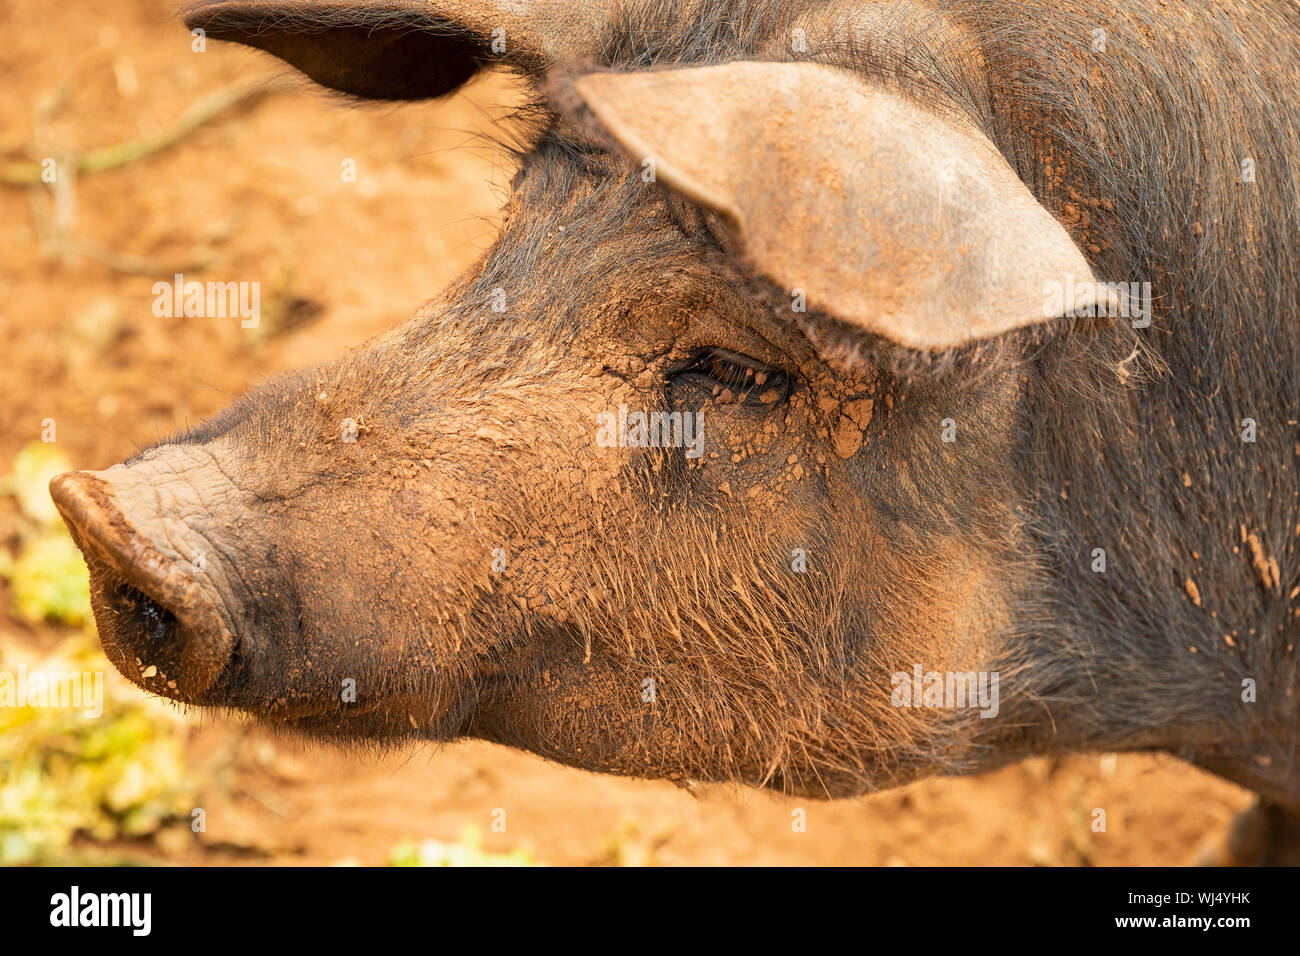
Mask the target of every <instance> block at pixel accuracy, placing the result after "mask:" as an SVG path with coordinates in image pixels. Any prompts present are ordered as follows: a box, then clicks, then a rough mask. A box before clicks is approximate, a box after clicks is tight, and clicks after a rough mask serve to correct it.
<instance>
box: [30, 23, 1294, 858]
mask: <svg viewBox="0 0 1300 956" xmlns="http://www.w3.org/2000/svg"><path fill="white" fill-rule="evenodd" d="M186 23H187V24H188V25H189V26H190V27H191V28H193V29H196V30H198V29H201V30H203V31H204V32H205V35H206V36H207V37H208V38H210V39H217V40H227V41H233V42H238V43H243V44H247V45H249V46H253V47H256V48H259V49H261V50H264V51H267V52H269V53H270V54H273V55H275V56H277V57H279V58H281V59H283V60H285V61H287V62H288V63H289V64H291V65H292V66H293V67H296V68H297V69H298V70H299V71H301V72H302V73H304V74H305V75H306V76H307V77H309V78H311V80H314V81H315V82H316V83H318V84H320V85H322V86H324V87H326V88H328V89H331V90H335V91H338V92H339V93H342V94H347V95H349V96H351V97H355V98H361V99H369V100H418V99H427V98H433V97H438V96H443V95H445V94H447V93H450V92H451V91H453V90H455V89H457V88H458V87H460V86H461V85H462V84H463V83H465V82H466V81H467V80H469V79H470V78H471V77H472V76H474V75H475V74H476V73H478V72H479V71H480V70H483V69H485V68H489V67H495V68H500V69H506V70H511V71H513V72H515V73H516V74H517V75H518V76H519V77H521V79H522V82H523V83H524V84H525V85H526V87H527V89H528V90H529V96H530V99H529V102H528V104H527V105H526V106H525V108H524V109H523V110H522V111H521V116H522V117H523V119H524V120H525V121H526V124H527V132H526V134H525V135H524V139H525V140H526V144H525V146H524V147H522V148H520V149H519V150H518V161H519V171H518V174H517V175H516V177H515V179H514V181H513V183H512V185H511V191H510V195H509V198H508V201H507V203H506V206H505V209H504V219H503V225H502V228H501V231H500V235H499V237H498V238H497V239H496V240H495V243H494V244H493V245H492V247H491V249H490V250H489V251H488V252H487V253H486V254H485V255H484V256H483V258H482V259H481V261H480V262H479V263H478V264H477V265H476V266H475V267H474V268H472V269H471V270H470V271H469V272H468V273H467V274H466V275H463V276H462V277H460V278H459V279H458V280H457V281H456V282H454V283H453V284H452V286H451V287H450V288H449V289H448V290H446V291H445V292H444V293H443V294H441V295H440V296H439V297H438V298H436V299H434V300H432V301H430V302H428V303H426V304H425V305H423V306H422V307H420V308H419V309H418V311H416V312H415V314H414V315H413V317H412V318H411V319H410V320H409V321H408V322H407V323H406V324H404V325H402V326H401V327H400V328H397V329H394V330H392V331H389V332H387V333H385V334H382V335H380V336H379V337H378V338H376V339H374V340H372V341H371V342H369V343H367V344H365V345H364V346H362V347H359V348H357V349H355V350H353V351H350V352H348V353H347V354H345V355H343V356H341V357H339V358H337V359H335V360H332V361H328V362H325V363H324V364H321V365H319V366H316V367H313V368H309V369H306V370H304V371H301V372H298V373H296V374H290V375H286V376H284V377H281V378H278V379H275V380H272V381H270V382H268V383H266V384H264V385H262V386H260V387H258V388H256V389H254V390H253V391H251V392H250V393H249V394H248V395H246V396H245V397H243V398H241V399H239V400H238V401H236V402H235V403H234V404H233V405H232V406H230V407H229V408H228V409H226V410H225V411H224V412H222V413H221V414H220V415H218V416H217V417H215V418H213V419H211V420H210V421H206V422H204V423H202V424H200V425H198V426H197V427H194V428H190V429H188V430H186V431H184V432H182V433H180V434H178V435H175V436H173V437H171V438H169V439H167V440H165V441H161V442H159V443H158V444H156V445H154V446H152V447H149V448H147V449H145V450H143V451H142V452H140V453H139V454H137V455H136V456H135V457H133V458H131V459H130V460H128V461H126V462H124V463H122V464H118V465H115V466H113V467H111V468H108V469H107V470H104V471H96V472H75V473H71V474H66V475H62V476H60V477H58V478H56V479H55V480H54V481H53V482H52V484H51V494H52V496H53V499H54V501H55V502H56V504H57V506H58V508H59V510H60V511H61V513H62V515H63V516H64V518H65V520H66V522H67V525H68V527H69V528H70V530H71V533H72V535H73V537H74V538H75V540H76V542H77V544H78V546H79V547H80V548H81V550H82V551H83V553H84V555H85V557H86V561H87V564H88V566H89V568H90V573H91V581H92V591H93V603H94V609H95V615H96V621H97V623H98V628H99V633H100V636H101V639H102V642H103V646H104V649H105V651H106V652H107V654H108V656H109V658H110V659H111V660H112V661H113V663H114V664H115V666H116V667H118V668H119V669H120V670H121V671H122V673H123V674H125V675H126V676H127V677H128V678H129V679H130V680H132V681H134V682H135V683H136V684H138V685H139V686H140V687H142V688H144V689H145V690H146V691H149V692H151V693H154V694H158V695H161V696H164V697H167V698H171V699H174V700H176V701H181V702H183V703H186V704H190V705H196V706H200V707H211V708H225V709H231V710H234V711H239V712H244V713H247V714H251V715H253V716H254V717H256V718H257V719H259V720H261V721H264V722H266V723H267V724H269V725H272V726H275V727H279V728H282V729H284V730H286V731H290V732H295V733H301V734H307V735H311V736H313V737H316V738H324V739H328V740H336V741H344V742H351V741H374V742H379V743H401V742H406V741H411V740H432V741H445V740H452V739H457V738H463V737H473V738H480V739H485V740H489V741H495V742H498V743H501V744H504V745H507V746H511V747H515V748H521V749H524V750H527V751H531V752H533V753H535V754H538V755H541V756H543V757H546V758H550V759H552V760H556V761H560V762H562V763H565V764H569V765H572V766H575V767H579V768H584V769H588V770H593V771H601V772H607V773H614V774H625V775H634V776H639V777H649V778H664V779H668V780H673V781H676V782H678V783H681V784H683V785H690V784H692V783H693V782H696V781H704V782H708V781H735V782H741V783H746V784H752V785H755V786H760V787H769V788H773V789H776V790H779V791H784V792H788V793H797V794H808V795H812V796H814V797H830V798H834V797H846V796H853V795H858V794H864V793H869V792H873V791H878V790H881V789H885V788H889V787H896V786H899V785H901V784H905V783H907V782H909V781H913V780H916V779H919V778H922V777H925V776H928V775H935V774H973V773H980V772H984V771H988V770H991V769H994V768H997V767H999V766H1003V765H1006V764H1008V763H1011V762H1014V761H1019V760H1022V759H1025V758H1028V757H1031V756H1035V755H1063V754H1068V753H1072V752H1079V751H1164V752H1168V753H1171V754H1174V755H1176V756H1178V757H1180V758H1182V759H1185V760H1187V761H1189V762H1191V763H1192V764H1195V765H1196V766H1198V767H1201V768H1205V769H1207V770H1209V771H1212V772H1214V773H1217V774H1219V775H1222V776H1223V777H1225V778H1227V779H1229V780H1232V781H1235V782H1236V783H1238V784H1240V785H1242V786H1244V787H1247V788H1249V789H1252V790H1254V791H1255V792H1256V793H1257V794H1258V795H1259V798H1260V804H1259V807H1258V808H1257V809H1256V810H1255V811H1254V812H1253V813H1252V815H1251V817H1250V818H1249V820H1248V821H1247V822H1248V824H1249V825H1248V826H1245V825H1243V827H1241V828H1239V830H1240V833H1239V834H1238V835H1239V836H1240V835H1241V833H1247V832H1249V833H1251V834H1255V837H1253V838H1252V839H1246V838H1245V837H1242V838H1241V839H1238V840H1237V842H1236V844H1234V846H1235V847H1236V850H1235V852H1237V853H1238V855H1239V856H1243V857H1248V858H1250V859H1254V860H1257V861H1258V860H1266V859H1267V860H1278V859H1282V858H1284V857H1285V856H1286V854H1288V853H1290V854H1292V857H1291V858H1294V854H1295V853H1296V852H1297V851H1298V850H1300V843H1298V842H1297V841H1296V834H1297V832H1300V829H1298V821H1300V816H1297V814H1300V767H1298V765H1297V763H1296V759H1295V750H1296V743H1297V726H1298V721H1297V716H1298V712H1297V693H1296V691H1297V654H1296V642H1297V636H1300V626H1298V624H1297V618H1298V617H1300V601H1297V595H1300V561H1297V536H1298V535H1300V484H1298V483H1297V480H1296V471H1295V469H1296V465H1297V460H1298V457H1297V456H1298V455H1300V435H1298V434H1297V422H1300V388H1298V387H1297V386H1298V385H1300V362H1298V361H1297V349H1298V347H1300V345H1298V343H1300V335H1297V331H1298V330H1297V316H1300V301H1298V294H1297V290H1298V289H1300V282H1298V281H1297V279H1298V270H1300V214H1298V213H1297V209H1300V206H1298V205H1297V191H1298V186H1297V183H1298V180H1297V178H1296V172H1295V166H1294V161H1295V157H1296V156H1300V120H1298V118H1297V112H1296V102H1297V97H1298V96H1300V52H1298V51H1300V44H1297V42H1296V40H1297V32H1298V31H1300V17H1298V16H1297V13H1296V10H1295V8H1294V7H1289V6H1285V5H1281V4H1271V5H1265V4H1252V3H1246V2H1242V3H1232V2H1217V3H1210V2H1208V0H1191V2H1186V3H1180V4H1165V3H1162V2H1157V0H1122V2H1120V3H1112V2H1102V0H1043V2H1039V3H1024V4H1012V3H993V2H988V0H953V2H944V3H939V2H927V0H887V2H845V3H837V2H833V0H831V2H793V0H674V2H665V0H610V2H608V3H602V4H586V3H573V2H571V0H559V2H556V3H540V2H537V3H534V2H525V0H500V2H493V0H430V2H425V0H419V2H416V0H389V2H384V3H351V4H338V3H332V2H327V0H207V2H201V3H199V4H197V5H196V6H193V7H191V8H190V9H189V10H188V12H187V15H186Z"/></svg>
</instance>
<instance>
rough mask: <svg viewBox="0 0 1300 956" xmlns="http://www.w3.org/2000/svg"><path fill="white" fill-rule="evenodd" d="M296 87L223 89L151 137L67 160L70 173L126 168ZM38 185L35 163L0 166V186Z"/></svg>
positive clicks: (289, 83)
mask: <svg viewBox="0 0 1300 956" xmlns="http://www.w3.org/2000/svg"><path fill="white" fill-rule="evenodd" d="M297 85H298V80H297V79H296V78H295V77H293V76H275V77H271V78H269V79H266V78H262V79H258V80H254V81H253V82H246V83H235V84H232V85H230V86H225V87H222V88H221V89H219V90H216V91H214V92H212V93H209V94H208V95H207V96H205V97H203V99H201V100H199V101H198V102H196V103H194V104H193V105H192V106H190V108H189V109H187V110H186V111H185V112H184V113H182V114H181V115H180V116H178V117H177V118H176V119H175V120H174V121H173V122H172V123H171V124H170V125H168V126H165V127H163V128H162V129H161V130H159V131H158V132H157V133H154V134H153V135H152V136H145V137H142V138H141V139H132V140H127V141H126V142H124V143H117V144H115V145H113V146H104V147H102V148H100V149H92V150H90V151H88V152H85V153H81V154H80V155H72V156H70V157H69V162H70V163H72V170H73V172H74V173H76V174H79V175H83V176H84V175H87V174H89V173H99V172H103V171H104V170H106V169H115V168H117V167H119V166H125V165H127V164H128V163H133V162H135V161H136V160H139V159H144V158H145V157H146V156H152V155H153V154H154V153H157V152H161V151H162V150H164V149H167V148H168V147H170V146H174V145H175V144H176V143H178V142H180V141H181V140H182V139H184V138H185V137H186V136H188V135H189V134H190V133H192V132H194V131H195V130H196V129H198V128H199V127H200V126H202V125H203V124H204V123H206V122H208V121H209V120H211V119H214V118H215V117H217V116H219V115H221V114H222V113H224V112H225V111H226V110H228V109H231V108H232V107H235V106H238V105H240V104H241V103H251V102H253V101H255V100H258V99H261V98H262V97H263V96H266V95H267V94H269V93H279V92H282V91H284V90H288V89H292V88H294V87H295V86H297ZM39 182H41V164H40V163H38V162H10V163H0V183H3V184H4V185H8V186H23V185H27V184H29V183H39Z"/></svg>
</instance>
